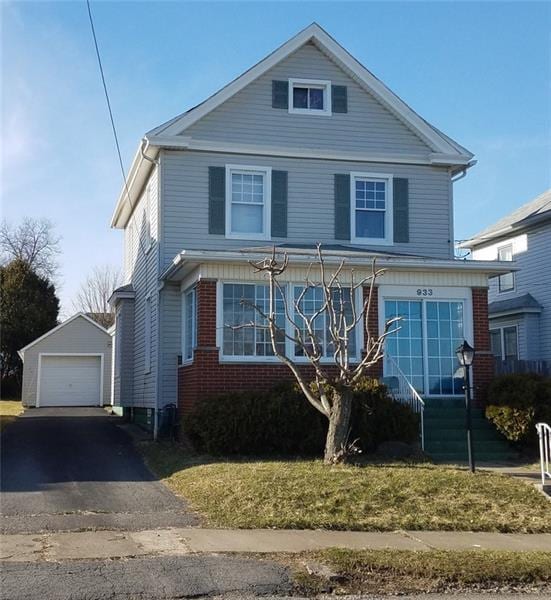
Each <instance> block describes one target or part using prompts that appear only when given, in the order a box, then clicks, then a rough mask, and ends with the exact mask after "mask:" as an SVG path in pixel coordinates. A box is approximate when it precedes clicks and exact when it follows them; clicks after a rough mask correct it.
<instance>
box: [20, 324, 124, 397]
mask: <svg viewBox="0 0 551 600" xmlns="http://www.w3.org/2000/svg"><path fill="white" fill-rule="evenodd" d="M111 346H112V337H111V336H110V334H109V333H108V332H107V330H106V329H104V328H103V327H102V326H101V325H98V323H96V322H95V321H94V320H93V319H91V318H90V317H88V316H87V315H85V314H84V313H78V314H76V315H74V316H73V317H71V318H70V319H67V321H64V322H63V323H61V325H58V326H57V327H54V329H51V330H50V331H48V333H45V334H44V335H43V336H41V337H39V338H38V339H36V340H35V341H34V342H31V343H30V344H28V345H27V346H25V348H23V349H22V350H20V351H19V355H20V356H21V359H22V361H23V390H22V401H23V405H24V406H35V407H37V408H38V407H46V406H103V405H104V404H110V401H111V355H112V348H111Z"/></svg>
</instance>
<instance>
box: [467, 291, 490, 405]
mask: <svg viewBox="0 0 551 600" xmlns="http://www.w3.org/2000/svg"><path fill="white" fill-rule="evenodd" d="M472 299H473V334H474V336H473V337H474V339H473V345H474V348H475V350H476V354H475V358H474V361H473V387H474V401H475V404H476V405H477V406H480V407H482V406H484V403H485V402H486V400H487V396H488V386H489V385H490V382H491V381H492V379H493V378H494V357H493V355H492V352H491V346H490V325H489V321H488V289H487V288H472Z"/></svg>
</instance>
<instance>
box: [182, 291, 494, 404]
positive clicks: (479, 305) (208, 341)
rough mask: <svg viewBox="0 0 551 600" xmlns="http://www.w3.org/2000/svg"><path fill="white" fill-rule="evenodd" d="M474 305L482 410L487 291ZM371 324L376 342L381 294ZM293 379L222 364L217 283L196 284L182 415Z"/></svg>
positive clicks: (376, 371)
mask: <svg viewBox="0 0 551 600" xmlns="http://www.w3.org/2000/svg"><path fill="white" fill-rule="evenodd" d="M368 291H369V290H367V289H366V290H364V298H366V297H367V293H368ZM472 299H473V326H474V346H475V349H476V356H475V361H474V364H473V385H474V390H475V394H474V395H475V401H476V403H477V404H482V403H483V402H484V400H485V398H486V394H487V389H488V384H489V383H490V381H491V379H492V377H493V374H494V370H493V366H494V361H493V357H492V354H491V352H490V332H489V327H488V291H487V289H486V288H473V290H472ZM367 323H368V329H369V332H370V333H371V335H373V336H374V337H376V336H377V334H378V330H379V309H378V294H377V293H374V294H373V298H372V302H371V310H370V312H369V315H368V317H367ZM302 368H303V369H304V370H305V371H308V370H311V367H309V366H308V365H305V366H304V367H302ZM382 368H383V364H382V361H380V362H378V363H377V364H376V365H374V366H373V367H372V368H371V369H369V370H368V372H367V374H368V375H369V376H371V377H380V376H381V375H382ZM292 379H293V375H292V374H291V372H290V371H289V368H288V367H286V366H285V365H283V364H281V363H251V362H243V363H233V362H232V363H220V361H219V349H218V347H217V346H216V281H213V280H207V279H202V280H200V281H199V282H198V284H197V348H196V349H195V353H194V360H193V363H192V364H189V365H183V366H181V367H180V368H179V369H178V403H179V407H180V410H181V411H182V413H184V414H185V413H186V412H189V410H190V409H191V407H192V406H193V405H194V404H195V403H196V402H198V401H200V400H201V398H207V397H209V396H215V395H217V394H222V393H225V392H237V391H246V390H258V391H268V390H270V389H271V388H272V387H273V386H274V385H275V384H277V383H278V382H280V381H285V380H292Z"/></svg>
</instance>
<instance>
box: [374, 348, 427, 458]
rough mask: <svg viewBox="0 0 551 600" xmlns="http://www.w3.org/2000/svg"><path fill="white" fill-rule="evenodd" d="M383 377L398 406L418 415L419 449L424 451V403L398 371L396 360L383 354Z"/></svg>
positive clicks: (402, 373)
mask: <svg viewBox="0 0 551 600" xmlns="http://www.w3.org/2000/svg"><path fill="white" fill-rule="evenodd" d="M384 360H385V375H384V377H383V383H384V384H385V385H386V386H387V388H388V391H389V392H390V394H391V395H392V397H393V398H394V400H396V401H397V402H400V404H406V405H407V406H409V407H410V408H411V410H413V412H415V413H417V414H418V415H419V428H420V431H419V435H420V438H421V448H422V449H423V450H424V449H425V426H424V422H423V413H424V410H425V402H424V400H423V398H421V396H420V395H419V392H418V391H417V390H416V389H415V388H414V387H413V385H411V382H410V381H409V379H408V378H407V377H406V375H405V374H404V372H403V371H402V369H400V367H399V365H398V363H397V362H396V360H395V359H394V358H393V357H392V356H391V355H390V354H385V359H384Z"/></svg>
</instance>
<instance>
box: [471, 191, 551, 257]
mask: <svg viewBox="0 0 551 600" xmlns="http://www.w3.org/2000/svg"><path fill="white" fill-rule="evenodd" d="M547 219H551V188H549V189H548V190H547V191H545V192H543V194H540V195H539V196H537V197H536V198H534V200H531V201H530V202H527V203H526V204H523V205H522V206H521V207H520V208H517V210H515V211H513V212H512V213H510V214H508V215H507V216H505V217H503V218H502V219H500V220H499V221H497V223H494V224H493V225H490V226H489V227H486V229H483V230H482V231H480V232H479V233H477V234H476V235H475V236H473V237H472V238H471V239H469V240H466V241H464V242H462V243H461V244H460V248H473V247H475V246H479V245H480V244H484V243H487V242H489V241H491V240H494V239H497V238H500V237H503V236H506V235H508V234H511V233H512V232H514V231H517V230H520V229H524V228H525V227H529V226H530V225H534V224H536V223H540V222H542V221H545V220H547Z"/></svg>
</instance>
